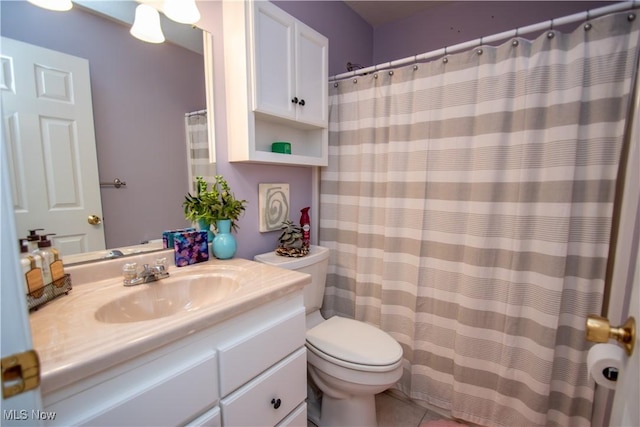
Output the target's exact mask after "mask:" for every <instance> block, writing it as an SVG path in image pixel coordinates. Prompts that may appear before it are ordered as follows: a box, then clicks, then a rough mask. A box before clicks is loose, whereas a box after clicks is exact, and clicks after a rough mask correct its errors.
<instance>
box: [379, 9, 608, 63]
mask: <svg viewBox="0 0 640 427" xmlns="http://www.w3.org/2000/svg"><path fill="white" fill-rule="evenodd" d="M611 3H612V2H604V1H454V2H451V3H449V4H440V5H438V6H434V7H433V8H430V9H427V10H425V11H422V12H420V13H416V14H414V15H412V16H410V17H408V18H406V19H403V20H401V21H398V22H392V23H389V24H386V25H382V26H379V27H377V28H376V29H375V31H374V35H373V46H374V52H373V63H372V64H369V65H373V64H380V63H384V62H387V61H391V60H393V59H400V58H405V57H408V56H412V55H415V54H419V53H424V52H429V51H431V50H434V49H440V48H443V47H445V46H452V45H454V44H457V43H463V42H466V41H469V40H473V39H478V38H480V37H484V36H489V35H492V34H497V33H500V32H502V31H507V30H511V29H514V28H518V27H524V26H527V25H531V24H536V23H538V22H543V21H547V20H550V19H554V18H559V17H562V16H566V15H571V14H573V13H577V12H582V11H585V10H588V9H595V8H598V7H601V6H604V5H607V4H611ZM528 37H529V36H528Z"/></svg>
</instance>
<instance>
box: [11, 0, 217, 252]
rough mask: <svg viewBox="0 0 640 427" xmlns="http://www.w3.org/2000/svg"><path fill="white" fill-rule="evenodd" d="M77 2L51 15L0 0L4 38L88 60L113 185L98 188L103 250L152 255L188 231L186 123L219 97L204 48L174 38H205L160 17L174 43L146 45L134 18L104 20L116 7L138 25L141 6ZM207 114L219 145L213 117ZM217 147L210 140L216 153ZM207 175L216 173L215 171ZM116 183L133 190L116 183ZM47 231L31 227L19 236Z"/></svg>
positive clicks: (106, 174)
mask: <svg viewBox="0 0 640 427" xmlns="http://www.w3.org/2000/svg"><path fill="white" fill-rule="evenodd" d="M79 3H80V5H79V4H78V2H74V7H73V9H72V10H70V11H68V12H52V11H48V10H44V9H41V8H38V7H36V6H33V5H31V4H29V3H27V2H22V1H21V2H1V3H0V7H1V13H0V17H1V19H2V21H1V25H0V34H1V35H2V37H7V38H11V39H14V40H19V41H23V42H26V43H29V44H32V45H37V46H41V47H45V48H47V49H52V50H56V51H59V52H63V53H66V54H70V55H73V56H78V57H81V58H85V59H87V60H88V61H89V69H90V79H91V98H92V101H93V119H94V127H95V139H96V152H97V167H98V176H99V181H100V182H101V183H107V185H104V186H102V187H101V188H96V189H95V191H96V192H100V195H101V197H100V199H101V201H102V212H101V224H100V226H102V227H103V228H104V235H105V247H106V248H122V247H130V246H136V248H135V250H136V251H139V250H144V249H145V248H146V246H147V245H140V244H141V243H142V242H147V241H156V240H157V239H161V237H162V232H163V231H164V230H168V229H175V228H182V227H185V226H188V225H190V224H189V223H188V222H187V221H186V220H185V219H184V215H183V211H182V201H183V199H184V195H185V194H186V192H187V191H190V188H191V185H190V184H189V180H190V171H189V167H188V158H187V157H188V154H187V153H188V150H187V142H186V141H187V136H186V133H185V122H186V118H185V115H186V114H187V113H190V112H197V111H205V112H206V111H207V107H208V105H207V103H208V102H212V101H211V100H212V99H213V98H212V97H209V96H207V95H208V90H210V89H209V88H207V87H206V83H205V69H204V57H203V55H202V52H203V50H202V49H203V48H202V46H200V51H199V52H195V51H194V50H197V49H198V48H197V47H195V48H194V47H190V48H189V49H187V48H185V47H183V46H180V45H178V43H181V44H185V43H188V42H184V41H178V40H177V39H175V36H173V35H172V34H171V33H172V31H173V33H191V34H190V35H188V36H187V39H191V40H193V39H194V33H195V39H199V40H200V41H202V40H203V39H204V40H207V37H202V33H203V32H202V31H201V30H200V29H197V28H194V27H192V26H189V25H182V24H177V23H173V22H172V21H169V20H167V19H166V18H165V17H164V16H162V18H163V22H162V27H163V31H164V33H165V36H166V37H167V42H165V43H162V44H158V45H155V44H149V43H145V42H142V41H140V40H138V39H136V38H134V37H132V36H131V35H130V34H129V29H130V24H129V23H123V22H121V20H122V19H127V16H126V15H127V12H126V11H125V12H124V15H125V16H115V15H114V14H112V15H111V16H110V17H106V16H104V15H103V14H102V13H105V11H104V10H100V7H103V9H107V11H106V13H109V11H108V9H109V8H113V7H115V6H114V5H118V6H119V7H120V8H121V10H122V7H123V6H125V7H126V6H127V5H128V7H129V9H130V12H129V15H128V19H130V22H132V21H133V16H134V10H135V6H136V5H137V3H136V2H133V1H118V2H113V1H90V2H79ZM83 4H85V6H86V7H90V8H91V9H88V8H86V7H83V6H81V5H83ZM97 10H99V12H98V11H97ZM121 13H122V12H121ZM172 27H174V28H175V27H181V28H180V29H178V30H172V29H171V28H172ZM171 40H173V41H171ZM190 46H191V45H190ZM206 48H210V47H205V49H206ZM208 98H209V99H208ZM211 106H212V104H211V105H209V109H208V110H209V111H212V108H211ZM3 116H4V112H3ZM209 116H210V117H209V119H208V120H207V122H208V123H209V132H208V135H209V139H212V135H213V128H212V126H211V124H212V123H213V118H212V117H211V116H212V114H210V115H209ZM3 119H6V117H3ZM205 131H206V128H205ZM212 146H214V145H213V143H212V141H211V140H210V141H209V143H208V147H212ZM208 147H207V148H208ZM29 167H30V168H31V167H40V166H36V165H30V166H29ZM208 168H209V174H211V175H215V164H209V165H208ZM27 172H28V171H27ZM115 179H120V180H121V181H124V182H126V186H122V187H120V188H116V186H113V185H108V183H113V181H114V180H115ZM40 227H41V226H39V225H38V224H33V225H30V226H28V227H23V228H25V229H18V230H17V235H18V236H25V235H26V233H27V231H26V229H27V228H40ZM55 232H56V230H50V229H49V230H45V233H55ZM57 238H60V239H61V237H60V236H54V238H53V239H54V245H55V246H57V247H59V248H60V249H61V251H62V254H63V256H64V255H65V252H64V250H63V246H61V245H63V244H64V243H63V242H62V240H61V243H58V242H56V239H57ZM16 243H17V242H16ZM151 246H153V245H149V247H150V248H151ZM155 248H157V246H154V247H153V249H155ZM108 252H109V251H101V252H99V253H98V254H97V255H96V256H97V257H98V258H100V257H102V256H104V254H105V253H108ZM89 258H90V257H89ZM84 260H86V257H85V258H84V259H83V261H84ZM65 261H66V260H65Z"/></svg>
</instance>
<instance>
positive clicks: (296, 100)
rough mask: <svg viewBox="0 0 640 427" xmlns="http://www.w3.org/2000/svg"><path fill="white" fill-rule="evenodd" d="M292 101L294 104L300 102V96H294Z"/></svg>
mask: <svg viewBox="0 0 640 427" xmlns="http://www.w3.org/2000/svg"><path fill="white" fill-rule="evenodd" d="M291 102H293V103H294V104H297V103H298V97H297V96H294V97H293V99H292V100H291Z"/></svg>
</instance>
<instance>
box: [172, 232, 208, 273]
mask: <svg viewBox="0 0 640 427" xmlns="http://www.w3.org/2000/svg"><path fill="white" fill-rule="evenodd" d="M173 249H174V252H175V257H176V267H184V266H186V265H191V264H195V263H198V262H204V261H208V260H209V239H208V238H207V232H206V231H183V232H179V233H173Z"/></svg>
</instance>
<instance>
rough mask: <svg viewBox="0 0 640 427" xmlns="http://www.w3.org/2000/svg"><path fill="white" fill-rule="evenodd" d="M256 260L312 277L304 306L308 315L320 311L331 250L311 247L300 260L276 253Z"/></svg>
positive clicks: (306, 288) (305, 295)
mask: <svg viewBox="0 0 640 427" xmlns="http://www.w3.org/2000/svg"><path fill="white" fill-rule="evenodd" d="M254 260H256V261H258V262H261V263H264V264H269V265H273V266H275V267H280V268H285V269H287V270H295V271H300V272H302V273H307V274H310V275H311V284H310V285H307V286H305V288H304V290H303V293H304V306H305V308H306V311H307V314H309V313H311V312H313V311H316V310H319V309H320V307H322V300H323V299H324V285H325V283H326V280H327V266H328V265H329V248H325V247H322V246H314V245H311V246H310V247H309V253H308V254H307V255H305V256H303V257H300V258H291V257H285V256H280V255H276V253H275V252H267V253H266V254H260V255H256V256H255V257H254Z"/></svg>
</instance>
